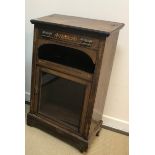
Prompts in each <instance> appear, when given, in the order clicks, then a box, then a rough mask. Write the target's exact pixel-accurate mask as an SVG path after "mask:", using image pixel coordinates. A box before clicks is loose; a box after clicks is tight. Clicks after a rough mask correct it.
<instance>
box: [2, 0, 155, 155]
mask: <svg viewBox="0 0 155 155" xmlns="http://www.w3.org/2000/svg"><path fill="white" fill-rule="evenodd" d="M102 1H103V0H102ZM95 2H96V3H97V1H95ZM113 2H114V1H113ZM153 2H154V1H151V0H147V1H146V2H144V1H141V0H131V1H130V63H129V64H130V104H129V105H130V155H154V154H155V149H154V139H155V132H154V131H155V127H154V122H155V120H154V118H155V112H154V109H155V106H154V105H155V97H154V96H155V93H154V88H155V73H154V70H155V69H154V68H155V61H154V58H155V54H154V53H155V46H154V34H155V29H154V28H155V23H154V14H155V12H154V10H155V9H154V4H153ZM105 3H106V1H105ZM68 5H69V4H68ZM24 8H25V6H24V1H21V0H14V1H9V2H8V1H3V2H1V5H0V10H1V13H0V22H1V23H0V28H1V32H0V34H1V37H0V42H1V46H0V54H1V57H0V71H1V72H0V73H1V75H0V78H1V79H0V90H1V91H0V94H1V96H0V97H1V100H0V103H1V104H0V125H1V127H0V137H1V138H0V142H1V148H0V154H2V155H3V154H5V155H10V154H14V155H22V154H24V153H25V151H24V148H25V144H24V143H25V140H24V139H25V138H24V137H25V132H24V125H25V113H24V107H25V105H24V103H25V89H24V85H25V75H24V72H25V62H24V60H25V46H24V44H25V36H24V34H25V29H24V25H25V16H24V11H25V10H24Z"/></svg>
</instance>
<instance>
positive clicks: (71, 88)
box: [37, 67, 90, 134]
mask: <svg viewBox="0 0 155 155" xmlns="http://www.w3.org/2000/svg"><path fill="white" fill-rule="evenodd" d="M37 70H38V74H39V76H38V77H39V79H38V82H37V87H38V90H39V93H38V95H37V101H38V102H39V104H38V108H37V109H38V114H39V115H41V116H44V117H46V118H48V120H52V121H55V122H56V123H59V125H60V126H64V127H66V128H68V129H71V130H73V131H76V132H79V133H81V134H82V126H83V123H84V120H85V110H86V107H87V103H88V98H89V91H90V84H89V83H88V82H86V81H85V80H82V79H79V78H76V77H72V76H70V75H67V74H64V73H60V72H57V71H54V70H50V69H45V68H40V67H38V68H37Z"/></svg>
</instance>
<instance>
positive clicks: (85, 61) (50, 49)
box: [38, 44, 95, 73]
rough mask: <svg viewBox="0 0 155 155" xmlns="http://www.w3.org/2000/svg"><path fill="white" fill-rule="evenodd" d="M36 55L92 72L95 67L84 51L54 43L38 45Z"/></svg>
mask: <svg viewBox="0 0 155 155" xmlns="http://www.w3.org/2000/svg"><path fill="white" fill-rule="evenodd" d="M38 57H39V59H43V60H47V61H52V62H55V63H59V64H62V65H66V66H70V67H73V68H77V69H81V70H84V71H86V72H89V73H93V72H94V68H95V64H94V63H93V61H92V59H91V58H90V57H89V56H88V55H87V54H85V53H84V52H82V51H80V50H77V49H73V48H69V47H65V46H60V45H55V44H45V45H42V46H40V47H39V49H38Z"/></svg>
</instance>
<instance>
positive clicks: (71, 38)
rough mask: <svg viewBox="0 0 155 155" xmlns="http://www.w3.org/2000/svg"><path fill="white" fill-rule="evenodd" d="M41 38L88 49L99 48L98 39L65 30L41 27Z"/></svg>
mask: <svg viewBox="0 0 155 155" xmlns="http://www.w3.org/2000/svg"><path fill="white" fill-rule="evenodd" d="M39 39H46V40H54V41H57V42H63V43H69V44H74V45H77V46H81V47H84V48H88V49H94V50H98V49H99V40H98V39H96V38H93V37H89V36H85V35H79V34H73V33H69V32H65V31H57V30H48V29H47V30H46V29H40V30H39Z"/></svg>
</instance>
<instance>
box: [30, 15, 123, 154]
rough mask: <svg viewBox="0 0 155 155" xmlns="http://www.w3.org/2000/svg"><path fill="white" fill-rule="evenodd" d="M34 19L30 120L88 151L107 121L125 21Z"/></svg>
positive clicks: (59, 18) (51, 17)
mask: <svg viewBox="0 0 155 155" xmlns="http://www.w3.org/2000/svg"><path fill="white" fill-rule="evenodd" d="M31 23H32V24H34V40H33V61H32V81H31V106H30V112H29V113H28V115H27V124H28V125H30V126H34V127H38V128H41V129H43V130H45V131H47V132H49V133H51V134H54V135H56V136H57V137H59V138H61V139H65V141H67V142H69V143H70V144H74V146H76V147H77V148H79V149H80V150H81V151H86V150H87V148H88V146H89V144H90V143H91V141H92V139H93V138H94V137H95V135H98V134H99V132H100V130H101V125H102V114H103V108H104V102H105V98H106V94H107V90H108V84H109V79H110V73H111V69H112V63H113V59H114V55H115V49H116V44H117V39H118V34H119V30H120V29H121V28H122V27H123V26H124V24H122V23H116V22H108V21H101V20H92V19H86V18H79V17H72V16H64V15H57V14H54V15H50V16H46V17H42V18H38V19H34V20H31Z"/></svg>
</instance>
